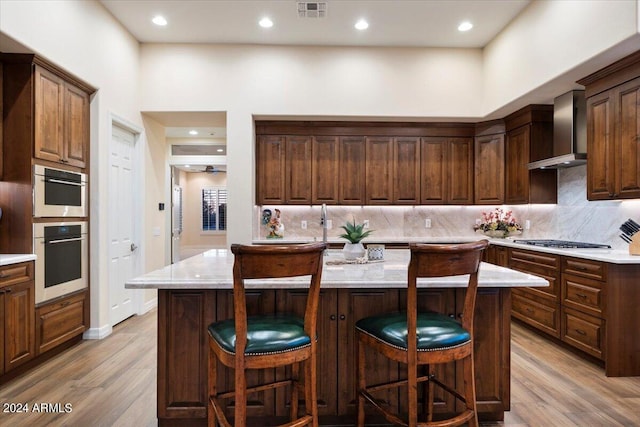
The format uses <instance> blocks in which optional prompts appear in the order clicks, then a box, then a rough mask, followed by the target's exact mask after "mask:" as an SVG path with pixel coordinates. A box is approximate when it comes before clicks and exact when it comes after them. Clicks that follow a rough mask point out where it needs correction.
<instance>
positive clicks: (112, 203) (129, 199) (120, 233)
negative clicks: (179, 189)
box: [109, 125, 140, 326]
mask: <svg viewBox="0 0 640 427" xmlns="http://www.w3.org/2000/svg"><path fill="white" fill-rule="evenodd" d="M111 135H112V136H111V144H110V148H109V154H110V162H109V166H110V168H109V240H110V242H109V244H110V248H109V256H110V262H109V307H110V315H109V316H110V320H111V326H113V325H115V324H117V323H119V322H122V321H123V320H125V319H126V318H128V317H130V316H132V315H133V314H134V313H135V307H134V304H133V292H134V291H133V290H130V289H125V287H124V283H125V282H126V281H127V280H128V279H130V278H131V277H132V275H133V274H134V272H135V271H136V270H135V266H136V265H137V258H138V253H139V252H140V251H139V250H136V249H137V242H135V241H134V233H135V230H134V224H135V215H136V212H135V205H134V191H133V190H134V179H133V165H134V163H133V155H134V152H135V151H134V146H135V139H136V138H135V135H134V134H133V133H131V132H129V131H127V130H125V129H122V128H120V127H118V126H115V125H112V131H111Z"/></svg>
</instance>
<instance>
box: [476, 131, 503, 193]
mask: <svg viewBox="0 0 640 427" xmlns="http://www.w3.org/2000/svg"><path fill="white" fill-rule="evenodd" d="M504 152H505V146H504V134H503V133H500V134H494V135H485V136H478V137H476V139H475V156H474V160H475V177H474V179H475V181H474V184H475V185H474V202H475V204H476V205H495V204H503V203H504V166H505V158H504Z"/></svg>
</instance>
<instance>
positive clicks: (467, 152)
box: [420, 137, 473, 205]
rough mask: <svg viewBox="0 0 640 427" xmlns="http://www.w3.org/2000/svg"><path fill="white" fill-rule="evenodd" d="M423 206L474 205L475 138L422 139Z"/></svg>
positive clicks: (421, 183) (421, 187) (421, 182)
mask: <svg viewBox="0 0 640 427" xmlns="http://www.w3.org/2000/svg"><path fill="white" fill-rule="evenodd" d="M420 156H421V179H420V189H421V197H420V199H421V203H422V204H460V205H466V204H471V203H473V139H472V138H448V137H426V138H422V141H421V146H420Z"/></svg>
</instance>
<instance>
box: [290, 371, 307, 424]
mask: <svg viewBox="0 0 640 427" xmlns="http://www.w3.org/2000/svg"><path fill="white" fill-rule="evenodd" d="M299 390H300V363H294V364H293V365H291V401H290V402H289V404H290V405H291V406H290V414H289V417H290V419H291V420H292V421H293V420H295V419H296V418H298V401H299V396H298V392H299ZM305 403H306V402H305Z"/></svg>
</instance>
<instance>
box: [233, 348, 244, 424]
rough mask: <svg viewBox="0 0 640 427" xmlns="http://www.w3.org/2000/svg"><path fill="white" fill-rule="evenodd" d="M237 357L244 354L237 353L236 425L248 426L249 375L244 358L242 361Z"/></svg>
mask: <svg viewBox="0 0 640 427" xmlns="http://www.w3.org/2000/svg"><path fill="white" fill-rule="evenodd" d="M237 359H242V356H238V355H236V368H235V394H236V396H235V397H236V409H235V412H234V416H235V419H234V426H235V427H246V424H247V377H246V372H245V368H244V360H241V361H240V362H238V361H237Z"/></svg>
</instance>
